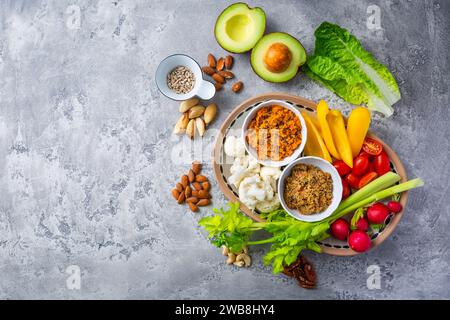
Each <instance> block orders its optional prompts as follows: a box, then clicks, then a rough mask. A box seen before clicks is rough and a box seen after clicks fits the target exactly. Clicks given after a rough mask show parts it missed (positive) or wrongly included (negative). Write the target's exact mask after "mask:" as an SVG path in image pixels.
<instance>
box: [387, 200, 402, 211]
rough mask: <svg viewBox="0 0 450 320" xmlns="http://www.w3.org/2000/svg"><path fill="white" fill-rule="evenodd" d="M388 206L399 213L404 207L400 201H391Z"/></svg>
mask: <svg viewBox="0 0 450 320" xmlns="http://www.w3.org/2000/svg"><path fill="white" fill-rule="evenodd" d="M387 207H388V209H389V210H390V211H391V212H393V213H399V212H400V211H402V209H403V207H402V205H401V204H400V202H398V201H389V202H388V204H387Z"/></svg>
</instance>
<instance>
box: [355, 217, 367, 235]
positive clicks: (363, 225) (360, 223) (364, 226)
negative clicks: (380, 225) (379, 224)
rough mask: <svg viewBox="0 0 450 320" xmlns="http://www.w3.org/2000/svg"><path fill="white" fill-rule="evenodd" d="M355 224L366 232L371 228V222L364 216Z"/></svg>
mask: <svg viewBox="0 0 450 320" xmlns="http://www.w3.org/2000/svg"><path fill="white" fill-rule="evenodd" d="M355 226H356V229H358V230H361V231H364V232H366V231H367V230H369V223H368V222H367V220H366V219H364V218H361V219H359V220H358V222H356V225H355Z"/></svg>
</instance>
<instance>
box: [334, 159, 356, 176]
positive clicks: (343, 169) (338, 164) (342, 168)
mask: <svg viewBox="0 0 450 320" xmlns="http://www.w3.org/2000/svg"><path fill="white" fill-rule="evenodd" d="M333 166H334V167H335V168H336V170H337V172H338V173H339V175H340V176H341V177H343V176H345V175H346V174H347V173H350V171H352V168H350V167H349V166H348V165H346V164H345V162H344V161H342V160H337V161H335V162H334V163H333Z"/></svg>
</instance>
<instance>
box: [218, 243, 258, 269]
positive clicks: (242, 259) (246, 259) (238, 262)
mask: <svg viewBox="0 0 450 320" xmlns="http://www.w3.org/2000/svg"><path fill="white" fill-rule="evenodd" d="M222 254H223V255H224V256H226V257H228V258H227V264H228V265H230V264H234V265H235V266H236V267H239V268H242V267H247V268H248V267H250V266H251V264H252V258H251V257H250V256H249V255H248V248H247V247H245V248H244V249H243V250H242V251H241V252H240V253H239V254H235V253H233V252H231V251H230V249H229V248H227V247H226V246H222Z"/></svg>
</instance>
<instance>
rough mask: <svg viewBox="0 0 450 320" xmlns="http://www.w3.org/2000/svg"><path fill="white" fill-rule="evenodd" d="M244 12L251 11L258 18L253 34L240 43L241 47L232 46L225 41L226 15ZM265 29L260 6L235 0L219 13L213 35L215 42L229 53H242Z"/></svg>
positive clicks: (231, 15) (248, 48)
mask: <svg viewBox="0 0 450 320" xmlns="http://www.w3.org/2000/svg"><path fill="white" fill-rule="evenodd" d="M243 13H244V14H245V13H252V14H254V15H257V16H258V18H259V20H260V21H258V23H257V24H256V26H255V30H256V31H255V34H254V36H252V37H250V38H249V39H247V40H246V42H245V43H241V44H240V45H241V47H234V46H233V45H231V44H227V43H226V40H225V39H226V38H227V37H226V32H225V24H226V22H227V19H226V17H233V16H236V15H240V14H243ZM265 30H266V14H265V12H264V10H263V9H261V8H260V7H255V8H251V7H249V6H248V4H246V3H243V2H236V3H233V4H232V5H230V6H228V7H227V8H225V9H224V10H223V11H222V12H221V13H220V15H219V16H218V17H217V20H216V23H215V25H214V36H215V37H216V40H217V43H218V44H219V45H220V46H221V47H222V48H223V49H224V50H226V51H228V52H231V53H244V52H248V51H250V50H251V49H252V48H253V47H254V46H255V44H256V43H257V42H258V40H259V39H261V37H262V36H263V35H264V32H265Z"/></svg>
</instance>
